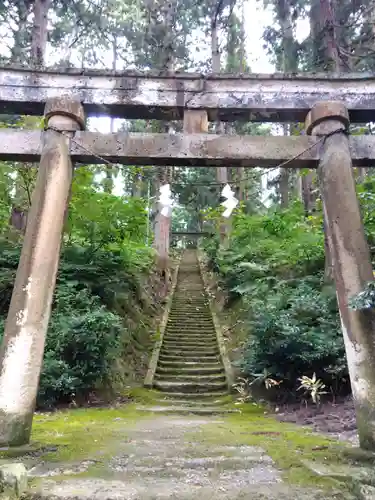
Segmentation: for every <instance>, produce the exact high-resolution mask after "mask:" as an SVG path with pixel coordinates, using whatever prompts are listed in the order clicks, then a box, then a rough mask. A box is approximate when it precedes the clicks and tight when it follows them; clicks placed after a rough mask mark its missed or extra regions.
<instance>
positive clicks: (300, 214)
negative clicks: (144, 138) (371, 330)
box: [205, 202, 347, 389]
mask: <svg viewBox="0 0 375 500" xmlns="http://www.w3.org/2000/svg"><path fill="white" fill-rule="evenodd" d="M232 227H233V230H232V235H231V240H230V245H229V248H226V249H225V248H220V247H218V246H217V245H216V244H215V242H214V241H212V240H211V241H207V242H205V249H206V251H207V255H208V257H209V259H210V261H211V267H212V268H213V269H215V270H216V271H217V272H218V273H219V279H220V280H221V281H222V284H223V285H224V286H225V288H226V289H227V291H228V292H229V298H228V304H227V306H230V305H231V303H232V302H233V301H238V300H241V304H242V309H243V318H241V319H243V327H244V329H245V332H246V334H247V338H246V341H245V344H244V346H243V347H244V349H243V359H242V369H243V373H244V375H245V376H246V377H249V376H250V377H251V376H252V375H255V374H259V373H265V372H267V373H268V374H269V375H270V376H271V377H273V378H276V379H278V380H280V379H282V380H283V384H282V386H281V387H285V388H288V387H289V388H293V389H296V387H297V383H298V378H299V377H301V376H303V375H308V376H312V375H313V373H316V375H317V376H318V378H321V379H322V380H324V381H325V382H326V383H327V385H332V384H333V383H334V384H335V385H337V382H338V381H341V380H342V377H345V376H346V374H347V367H346V361H345V353H344V344H343V339H342V334H341V329H340V320H339V315H338V310H337V304H336V296H335V292H334V288H333V287H332V286H328V285H326V284H325V283H324V279H323V270H324V262H325V256H324V239H323V231H322V217H321V215H320V214H319V213H318V214H317V215H316V216H314V217H309V218H306V217H305V214H304V211H303V207H302V205H301V204H300V203H298V202H295V203H294V204H292V205H291V207H290V208H289V209H287V210H280V209H270V210H269V211H268V212H267V213H265V214H255V215H245V214H243V213H237V214H236V215H235V217H234V219H233V223H232Z"/></svg>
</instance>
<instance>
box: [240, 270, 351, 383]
mask: <svg viewBox="0 0 375 500" xmlns="http://www.w3.org/2000/svg"><path fill="white" fill-rule="evenodd" d="M247 325H248V328H249V332H250V335H249V337H248V339H247V342H246V345H245V349H244V359H243V370H244V372H245V373H246V374H247V375H250V374H254V373H260V372H263V371H264V370H267V372H268V373H270V374H272V375H273V376H274V377H276V378H277V379H279V380H280V379H282V380H283V386H286V387H290V388H295V384H296V381H297V379H298V377H300V376H301V375H305V374H306V375H307V374H308V375H312V374H313V373H316V374H317V377H318V378H320V379H322V380H325V381H327V382H328V383H330V382H332V378H337V377H339V378H342V377H343V376H346V375H347V370H346V363H345V350H344V343H343V338H342V334H341V330H340V321H339V316H338V312H337V304H336V297H335V293H334V290H332V289H329V288H326V289H325V290H324V291H322V281H321V280H319V279H317V278H315V277H307V278H305V279H304V280H301V281H299V282H298V283H297V284H296V285H295V286H290V285H288V284H287V283H283V282H280V283H278V285H277V286H275V287H274V289H272V290H269V291H268V293H267V295H263V296H262V299H261V300H259V299H258V300H254V301H253V303H252V304H250V307H249V311H248V321H247Z"/></svg>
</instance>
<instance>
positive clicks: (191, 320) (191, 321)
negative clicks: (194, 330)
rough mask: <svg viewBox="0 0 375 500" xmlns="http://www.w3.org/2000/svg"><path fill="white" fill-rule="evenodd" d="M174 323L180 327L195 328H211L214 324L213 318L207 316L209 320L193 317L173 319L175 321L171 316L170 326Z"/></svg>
mask: <svg viewBox="0 0 375 500" xmlns="http://www.w3.org/2000/svg"><path fill="white" fill-rule="evenodd" d="M172 322H175V323H176V324H178V325H181V326H187V327H190V326H194V325H201V326H211V325H212V324H213V321H212V318H211V316H207V318H202V317H201V316H200V315H192V316H189V317H185V318H184V317H182V318H181V317H177V316H176V318H174V317H173V321H172V319H171V316H169V318H168V323H167V324H170V323H172Z"/></svg>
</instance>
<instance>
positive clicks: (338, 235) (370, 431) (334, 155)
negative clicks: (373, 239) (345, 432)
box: [306, 102, 375, 451]
mask: <svg viewBox="0 0 375 500" xmlns="http://www.w3.org/2000/svg"><path fill="white" fill-rule="evenodd" d="M348 128H349V114H348V111H347V109H346V107H345V106H344V104H343V103H341V102H320V103H318V104H316V105H315V106H314V107H313V108H312V110H311V111H310V113H309V115H308V117H307V120H306V130H307V133H308V134H313V135H316V136H323V137H325V138H324V139H323V141H322V142H321V146H320V163H319V167H318V177H319V181H320V189H321V193H322V198H323V210H324V217H325V224H326V231H327V238H328V244H329V247H330V251H331V256H332V263H333V274H334V279H335V284H336V293H337V301H338V305H339V310H340V317H341V325H342V332H343V336H344V342H345V349H346V357H347V362H348V367H349V374H350V381H351V386H352V393H353V398H354V404H355V409H356V415H357V426H358V433H359V441H360V446H361V447H362V448H364V449H367V450H373V451H375V314H374V311H372V310H360V311H356V310H353V309H350V308H349V307H348V301H349V299H350V298H351V297H352V296H354V295H356V294H357V293H358V292H361V291H362V290H363V289H364V286H365V284H366V283H367V282H369V281H372V280H373V274H372V266H371V259H370V251H369V247H368V244H367V241H366V237H365V233H364V228H363V223H362V218H361V214H360V208H359V203H358V199H357V195H356V190H355V181H354V175H353V170H352V160H351V154H350V149H349V141H348V137H347V131H348Z"/></svg>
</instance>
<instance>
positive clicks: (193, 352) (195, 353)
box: [160, 346, 220, 359]
mask: <svg viewBox="0 0 375 500" xmlns="http://www.w3.org/2000/svg"><path fill="white" fill-rule="evenodd" d="M160 353H161V354H167V355H170V356H180V357H181V356H182V357H187V356H189V357H190V359H194V358H195V357H199V356H219V355H220V352H219V349H218V348H215V349H214V348H212V349H199V348H198V349H182V348H181V349H175V348H174V349H170V348H169V349H166V348H165V347H164V346H162V348H161V350H160Z"/></svg>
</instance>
